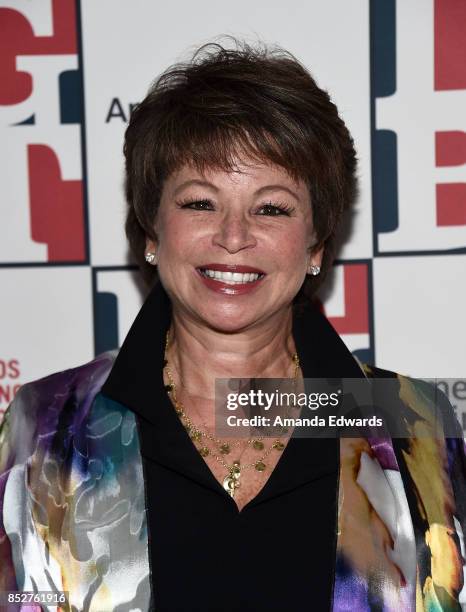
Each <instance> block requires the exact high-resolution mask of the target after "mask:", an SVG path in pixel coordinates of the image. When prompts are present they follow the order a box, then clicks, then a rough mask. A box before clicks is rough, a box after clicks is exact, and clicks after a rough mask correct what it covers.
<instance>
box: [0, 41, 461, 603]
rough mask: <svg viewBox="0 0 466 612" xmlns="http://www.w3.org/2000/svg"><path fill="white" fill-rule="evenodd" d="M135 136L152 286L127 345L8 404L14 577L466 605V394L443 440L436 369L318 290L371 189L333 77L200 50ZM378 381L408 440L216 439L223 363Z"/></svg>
mask: <svg viewBox="0 0 466 612" xmlns="http://www.w3.org/2000/svg"><path fill="white" fill-rule="evenodd" d="M124 150H125V157H126V195H127V202H128V217H127V224H126V229H127V235H128V238H129V242H130V245H131V248H132V250H133V253H134V255H135V257H136V258H137V260H138V261H139V262H140V265H141V269H142V271H143V273H144V275H145V278H146V280H147V281H148V283H149V284H150V285H152V290H151V292H150V294H149V297H148V299H147V300H146V302H145V304H144V306H143V308H142V309H141V312H140V313H139V315H138V317H137V319H136V321H135V322H134V324H133V326H132V328H131V330H130V332H129V334H128V336H127V338H126V340H125V342H124V344H123V346H122V348H121V350H120V351H119V353H118V356H117V357H116V359H115V360H114V356H113V355H111V354H106V355H103V356H101V357H98V358H97V359H96V360H95V361H93V362H92V363H90V364H87V365H85V366H82V367H81V368H76V369H73V370H68V371H66V372H62V373H60V374H56V375H53V376H50V377H48V378H45V379H43V380H41V381H38V382H35V383H32V384H30V385H25V386H24V387H23V388H22V389H21V391H20V393H19V394H18V396H17V398H16V399H15V401H14V402H13V404H12V406H11V407H10V409H9V411H8V414H7V416H6V418H5V421H4V425H3V429H2V439H1V444H2V446H1V455H0V457H1V459H0V474H2V476H1V480H0V483H1V484H0V492H1V494H0V499H1V500H2V502H1V504H2V505H1V506H0V516H1V517H2V521H1V522H0V555H1V558H2V565H1V569H0V587H1V589H0V590H2V591H20V590H22V591H29V590H30V591H51V590H52V591H55V590H57V591H67V592H68V594H67V602H68V603H69V605H70V606H71V607H72V609H76V610H95V611H99V612H103V611H106V610H158V611H178V610H182V611H191V610H193V611H194V610H204V611H205V610H215V611H222V612H227V611H232V610H235V611H238V610H242V611H246V610H264V611H266V610H267V611H272V610H284V609H286V610H293V611H294V610H303V609H309V610H317V611H320V610H329V609H331V610H338V611H343V610H385V611H387V610H406V611H411V610H413V611H414V610H416V611H419V610H429V611H431V610H459V609H460V603H459V598H460V592H461V589H462V584H463V559H462V555H461V542H460V538H461V537H462V530H463V529H464V528H465V527H466V496H465V493H466V489H465V479H464V476H465V466H466V462H465V454H464V449H463V443H462V440H461V439H460V438H461V434H460V431H459V428H458V427H457V426H456V425H455V424H454V417H453V416H452V411H451V407H450V406H449V405H446V406H443V407H442V409H443V410H444V418H445V419H446V421H445V426H447V425H448V426H451V427H456V429H455V431H456V432H457V438H455V437H454V438H446V439H445V438H443V437H442V438H437V439H435V438H434V437H433V435H432V436H431V435H429V432H430V430H431V429H432V428H433V427H434V422H433V420H432V418H431V412H432V411H433V408H435V404H434V401H433V399H432V398H431V396H430V395H429V388H428V387H427V386H424V385H422V384H421V383H418V382H415V381H411V380H409V379H406V378H403V377H400V376H397V375H395V374H391V373H386V372H382V371H379V370H376V369H375V368H370V367H368V366H364V368H361V367H360V365H359V364H358V363H357V362H356V360H355V359H354V358H353V356H352V355H351V353H350V352H349V351H348V349H347V348H346V347H345V346H344V344H343V343H342V341H341V340H340V339H339V337H338V335H337V334H336V333H335V332H334V331H333V329H332V328H331V326H330V325H329V324H328V322H327V321H326V319H325V318H324V317H323V316H322V315H321V313H320V312H319V311H318V310H317V309H316V308H315V307H314V306H312V305H311V302H310V301H309V297H310V296H312V294H313V293H314V292H315V290H316V288H317V287H318V286H319V284H320V283H321V282H322V280H323V279H324V277H325V275H326V274H327V272H328V270H329V268H330V267H331V265H332V261H333V257H334V243H335V235H336V232H337V229H338V227H339V223H340V222H341V219H342V214H343V213H344V212H345V211H346V210H349V209H350V208H351V206H352V204H353V202H354V199H355V194H356V179H355V171H356V168H355V167H356V163H355V152H354V148H353V142H352V140H351V137H350V135H349V133H348V131H347V129H346V127H345V125H344V123H343V121H342V120H341V119H340V117H339V116H338V113H337V109H336V107H335V106H334V105H333V103H332V102H331V101H330V99H329V96H328V95H327V93H326V92H324V91H322V90H321V89H319V88H318V87H317V85H316V83H315V82H314V80H313V79H312V78H311V76H310V75H309V73H308V72H307V71H306V70H305V69H304V68H303V67H302V66H301V65H300V64H299V63H298V62H297V61H296V60H295V59H294V58H293V57H292V56H291V55H290V54H288V53H286V52H283V51H280V50H276V51H267V50H266V49H262V48H258V49H253V48H251V47H249V46H247V45H238V47H237V48H236V49H233V50H231V49H230V50H227V49H224V48H222V47H221V46H219V45H208V46H206V47H203V48H201V49H200V50H199V51H198V52H197V53H196V54H195V56H194V58H193V59H192V61H191V62H189V63H187V64H183V65H177V66H175V67H173V68H171V69H169V70H168V71H167V72H166V73H164V74H163V75H162V76H161V77H160V78H159V79H158V81H157V82H156V83H155V84H154V85H153V86H152V88H151V90H150V91H149V94H148V95H147V97H146V98H145V100H144V101H143V102H142V103H141V104H140V105H139V106H138V108H137V109H136V110H135V112H134V114H133V116H132V118H131V121H130V124H129V127H128V129H127V132H126V138H125V149H124ZM365 376H372V377H373V376H382V377H383V376H388V377H392V378H395V381H394V383H395V384H394V386H393V387H394V389H395V391H394V392H393V394H392V396H391V397H389V398H388V399H389V401H390V402H391V405H393V407H394V410H400V411H401V412H402V414H403V415H404V416H406V419H405V425H404V427H405V437H404V439H390V438H389V437H387V438H385V439H380V438H377V439H376V438H373V439H372V438H369V439H367V438H364V437H354V438H350V439H347V438H342V439H341V440H338V439H336V438H328V437H327V438H325V437H324V438H315V439H302V438H299V437H298V436H297V435H295V432H294V431H288V432H286V431H284V432H283V433H284V435H283V436H281V437H280V438H277V439H274V438H268V437H267V436H259V437H255V438H251V439H243V438H238V439H234V438H233V439H218V438H217V436H216V433H215V411H214V407H215V406H214V397H215V379H216V378H244V377H247V378H256V377H257V378H291V379H293V381H294V382H295V383H297V384H298V385H300V386H301V388H302V384H303V383H302V381H303V378H342V377H346V378H361V379H362V378H364V377H365ZM408 417H409V418H408ZM420 430H422V431H423V432H427V435H425V436H424V437H422V438H416V437H414V434H415V433H416V432H417V431H420ZM66 609H69V608H66Z"/></svg>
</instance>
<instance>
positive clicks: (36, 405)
mask: <svg viewBox="0 0 466 612" xmlns="http://www.w3.org/2000/svg"><path fill="white" fill-rule="evenodd" d="M115 357H116V351H111V352H107V353H103V354H101V355H99V356H98V357H96V358H95V359H93V360H92V361H90V362H88V363H85V364H83V365H80V366H78V367H75V368H69V369H67V370H63V371H61V372H56V373H54V374H50V375H49V376H46V377H44V378H41V379H38V380H36V381H33V382H30V383H26V384H25V385H23V386H22V387H21V388H20V389H19V391H18V393H17V394H16V396H15V398H14V400H13V401H12V402H11V404H10V406H9V407H8V409H7V411H6V413H5V416H4V419H3V421H2V423H1V426H0V473H2V472H4V471H5V470H8V469H9V468H10V467H11V466H12V465H15V464H17V463H22V462H24V461H26V460H27V459H28V457H30V456H31V454H32V452H33V450H34V448H35V446H36V445H37V443H38V441H39V440H41V439H45V438H50V437H51V436H53V435H54V434H55V433H56V432H57V430H59V429H60V430H62V431H66V432H68V433H71V432H72V431H75V430H76V427H77V426H78V425H79V423H81V422H82V421H83V419H84V418H85V417H86V416H87V414H88V412H89V410H90V408H91V406H92V405H93V402H94V399H95V396H96V395H97V394H98V393H99V391H100V388H101V387H102V385H103V383H104V382H105V380H106V378H107V377H108V374H109V372H110V370H111V367H112V365H113V362H114V360H115Z"/></svg>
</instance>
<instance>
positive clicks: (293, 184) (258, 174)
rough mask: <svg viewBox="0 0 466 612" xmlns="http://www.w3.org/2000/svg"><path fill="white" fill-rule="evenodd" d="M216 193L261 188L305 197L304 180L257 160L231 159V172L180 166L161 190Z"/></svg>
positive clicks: (187, 165) (305, 187)
mask: <svg viewBox="0 0 466 612" xmlns="http://www.w3.org/2000/svg"><path fill="white" fill-rule="evenodd" d="M203 183H205V185H204V186H205V187H209V186H210V188H212V189H215V188H216V189H218V190H243V189H244V190H257V189H260V188H262V187H272V188H274V189H277V190H279V189H285V190H286V189H289V190H292V191H293V192H294V193H297V195H298V196H299V197H300V198H305V197H306V196H308V189H307V186H306V184H305V183H304V181H302V180H300V179H294V178H293V177H292V176H291V175H290V174H289V172H288V171H287V170H286V169H285V168H283V167H282V166H278V165H275V164H272V163H262V162H257V161H249V160H247V161H243V160H235V162H234V165H233V167H232V169H227V170H225V169H222V168H215V167H207V168H197V167H196V166H195V165H193V164H184V165H182V166H181V167H180V168H178V169H177V170H175V171H174V172H172V173H171V174H170V176H169V177H168V178H167V180H166V181H165V184H164V190H166V191H169V192H173V191H176V192H180V191H183V190H184V189H189V188H195V187H196V186H197V187H201V186H203V185H202V184H203Z"/></svg>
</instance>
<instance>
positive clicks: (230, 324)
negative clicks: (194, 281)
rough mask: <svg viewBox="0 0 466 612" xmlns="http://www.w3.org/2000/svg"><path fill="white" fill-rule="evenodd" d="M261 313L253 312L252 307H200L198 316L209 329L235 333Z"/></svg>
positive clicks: (259, 316)
mask: <svg viewBox="0 0 466 612" xmlns="http://www.w3.org/2000/svg"><path fill="white" fill-rule="evenodd" d="M261 314H262V313H259V312H257V313H254V311H253V309H252V308H245V307H243V308H231V306H230V307H229V308H222V307H221V306H220V307H219V306H217V307H216V308H212V309H206V308H204V309H202V311H200V312H199V313H198V317H199V318H200V319H201V320H202V321H203V322H204V324H205V325H207V326H209V327H210V328H211V329H215V330H216V331H219V332H223V333H235V332H240V331H242V330H243V329H246V328H247V327H249V326H250V325H253V324H254V323H256V322H257V320H258V319H259V318H262V317H261Z"/></svg>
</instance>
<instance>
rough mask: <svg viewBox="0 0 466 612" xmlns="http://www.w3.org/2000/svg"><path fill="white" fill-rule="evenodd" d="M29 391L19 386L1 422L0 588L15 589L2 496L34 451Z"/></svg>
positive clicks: (3, 497)
mask: <svg viewBox="0 0 466 612" xmlns="http://www.w3.org/2000/svg"><path fill="white" fill-rule="evenodd" d="M30 394H31V385H24V386H23V387H21V389H20V390H19V391H18V393H17V394H16V397H15V399H14V400H13V401H12V402H11V404H10V405H9V407H8V408H7V411H6V412H5V415H4V418H3V421H2V423H1V425H0V559H1V561H2V562H1V563H0V591H14V590H17V581H16V571H15V563H14V559H13V553H12V547H11V542H10V538H9V536H8V534H7V531H6V528H5V514H6V513H7V508H6V503H5V497H6V493H7V490H8V487H9V478H10V476H11V474H12V472H13V471H14V469H15V467H16V466H18V465H24V464H25V463H26V462H27V460H28V458H29V457H30V456H31V455H32V453H33V448H34V439H35V437H36V436H35V433H36V422H35V418H34V415H33V414H31V411H30V410H29V409H28V408H29V407H30ZM16 561H17V562H18V561H20V560H16Z"/></svg>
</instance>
